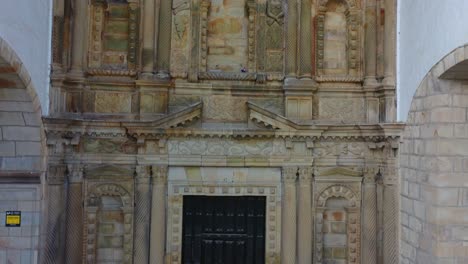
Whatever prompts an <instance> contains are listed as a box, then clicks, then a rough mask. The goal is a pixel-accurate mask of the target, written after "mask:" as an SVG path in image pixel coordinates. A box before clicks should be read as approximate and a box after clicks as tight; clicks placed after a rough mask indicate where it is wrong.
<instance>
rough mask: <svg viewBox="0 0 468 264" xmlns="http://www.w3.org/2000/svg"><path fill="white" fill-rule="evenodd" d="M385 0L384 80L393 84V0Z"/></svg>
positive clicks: (385, 83) (394, 24) (384, 82)
mask: <svg viewBox="0 0 468 264" xmlns="http://www.w3.org/2000/svg"><path fill="white" fill-rule="evenodd" d="M384 1H385V3H384V4H385V28H384V75H385V76H384V80H383V84H384V85H386V86H395V58H396V53H395V51H396V50H395V43H396V36H395V28H396V23H395V16H396V14H395V5H396V4H395V0H384Z"/></svg>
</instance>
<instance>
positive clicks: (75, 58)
mask: <svg viewBox="0 0 468 264" xmlns="http://www.w3.org/2000/svg"><path fill="white" fill-rule="evenodd" d="M72 10H73V30H72V31H73V36H72V52H71V73H72V74H73V75H75V76H77V77H82V76H83V68H84V65H83V62H84V56H85V48H86V46H87V45H86V39H87V38H86V31H87V29H88V21H87V19H86V17H87V10H88V1H83V0H75V1H74V2H73V5H72Z"/></svg>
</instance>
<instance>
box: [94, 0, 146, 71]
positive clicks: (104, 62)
mask: <svg viewBox="0 0 468 264" xmlns="http://www.w3.org/2000/svg"><path fill="white" fill-rule="evenodd" d="M137 21H138V8H137V4H136V3H128V2H127V1H126V0H94V1H93V3H92V7H91V23H90V25H91V28H90V34H91V35H90V47H89V62H88V66H89V68H90V69H91V72H93V69H106V70H111V71H112V70H130V69H134V68H135V63H136V51H137V48H136V43H137V39H138V36H137V29H138V26H137V23H138V22H137Z"/></svg>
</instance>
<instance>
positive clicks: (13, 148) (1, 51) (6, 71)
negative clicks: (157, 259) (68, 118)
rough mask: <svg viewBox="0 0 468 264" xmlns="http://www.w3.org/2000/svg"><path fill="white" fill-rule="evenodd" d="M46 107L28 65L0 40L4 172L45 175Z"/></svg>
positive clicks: (0, 166)
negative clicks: (44, 116)
mask: <svg viewBox="0 0 468 264" xmlns="http://www.w3.org/2000/svg"><path fill="white" fill-rule="evenodd" d="M41 118H42V108H41V104H40V101H39V97H38V96H37V93H36V88H35V87H34V84H33V82H32V81H31V77H30V75H29V72H28V70H27V68H26V66H25V65H24V64H23V63H22V61H21V59H20V58H19V56H18V55H17V54H16V52H15V51H14V50H13V48H12V47H10V45H9V44H8V43H7V41H6V40H4V39H2V38H0V128H1V132H2V139H1V143H2V145H1V151H0V153H1V154H0V156H2V158H3V161H2V162H1V163H0V171H1V170H3V171H13V172H20V173H38V174H39V175H40V174H41V173H43V172H45V170H46V168H47V166H46V158H47V153H46V149H47V146H46V141H45V130H44V126H43V123H42V120H41Z"/></svg>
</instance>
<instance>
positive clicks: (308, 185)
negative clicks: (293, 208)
mask: <svg viewBox="0 0 468 264" xmlns="http://www.w3.org/2000/svg"><path fill="white" fill-rule="evenodd" d="M298 192H299V195H298V198H299V201H298V207H297V215H298V217H297V218H298V219H297V220H298V221H297V224H298V225H297V226H298V229H297V253H298V254H297V255H298V263H312V226H313V223H312V168H309V167H303V168H299V188H298Z"/></svg>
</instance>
